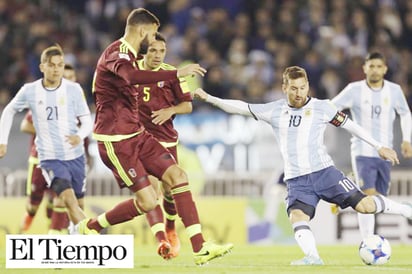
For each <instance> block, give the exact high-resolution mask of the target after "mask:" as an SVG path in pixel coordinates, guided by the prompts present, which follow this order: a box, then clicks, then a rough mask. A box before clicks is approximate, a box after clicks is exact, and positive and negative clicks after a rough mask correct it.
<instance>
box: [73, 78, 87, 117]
mask: <svg viewBox="0 0 412 274" xmlns="http://www.w3.org/2000/svg"><path fill="white" fill-rule="evenodd" d="M75 87H76V93H75V94H76V95H75V112H76V116H77V117H79V116H83V115H90V109H89V106H88V105H87V101H86V96H85V95H84V92H83V89H82V88H81V87H80V85H79V84H76V85H75Z"/></svg>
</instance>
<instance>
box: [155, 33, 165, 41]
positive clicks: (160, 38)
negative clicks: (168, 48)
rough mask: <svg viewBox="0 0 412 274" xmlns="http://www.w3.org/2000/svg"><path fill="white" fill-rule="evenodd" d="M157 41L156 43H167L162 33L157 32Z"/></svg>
mask: <svg viewBox="0 0 412 274" xmlns="http://www.w3.org/2000/svg"><path fill="white" fill-rule="evenodd" d="M155 40H156V41H162V42H165V43H166V38H165V37H164V36H163V34H161V33H160V32H156V36H155Z"/></svg>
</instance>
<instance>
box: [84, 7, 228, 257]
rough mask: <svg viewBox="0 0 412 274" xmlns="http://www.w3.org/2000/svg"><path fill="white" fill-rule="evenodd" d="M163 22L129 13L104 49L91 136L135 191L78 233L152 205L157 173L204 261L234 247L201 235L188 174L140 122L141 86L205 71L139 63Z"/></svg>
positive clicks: (164, 249)
mask: <svg viewBox="0 0 412 274" xmlns="http://www.w3.org/2000/svg"><path fill="white" fill-rule="evenodd" d="M159 25H160V23H159V20H158V19H157V17H156V16H154V15H153V14H152V13H151V12H149V11H148V10H146V9H143V8H138V9H135V10H133V11H131V13H130V14H129V15H128V17H127V22H126V28H125V34H124V36H123V37H122V38H121V39H119V40H117V41H115V42H113V43H112V44H111V45H109V46H108V47H107V48H106V49H105V50H104V52H103V53H102V55H101V57H100V59H99V61H98V63H97V67H96V72H95V76H94V86H93V95H94V98H95V102H96V119H95V125H94V132H93V136H94V138H95V139H96V140H97V141H98V149H99V154H100V157H101V159H102V161H103V163H104V164H105V165H106V166H107V167H108V168H110V169H111V170H112V172H113V174H114V176H115V178H116V179H117V182H118V184H119V186H120V187H128V188H129V189H130V190H131V191H132V192H133V193H134V194H135V197H134V199H129V200H126V201H124V202H121V203H119V204H117V205H116V206H115V207H114V208H113V209H111V210H109V211H107V212H105V213H103V214H101V215H99V216H98V217H97V218H93V219H90V220H88V221H82V222H81V223H80V224H79V225H78V231H79V233H83V234H89V233H97V232H99V231H100V230H101V229H103V228H105V227H108V226H111V225H115V224H119V223H122V222H126V221H128V220H131V219H133V218H134V217H136V216H139V215H143V214H144V213H146V212H148V211H150V210H152V209H154V208H155V207H156V205H157V195H156V193H155V191H154V188H153V187H152V186H151V184H150V181H149V179H148V174H151V175H154V176H156V177H157V178H158V179H161V181H162V182H163V183H164V184H167V185H168V187H169V188H170V192H171V194H172V197H173V200H174V201H175V206H176V209H177V213H178V215H179V217H180V218H181V219H182V222H183V224H184V226H185V227H186V231H187V233H188V235H189V237H190V241H191V244H192V250H193V255H194V261H195V263H196V264H198V265H201V264H204V263H207V262H208V261H210V260H212V259H214V258H216V257H219V256H222V255H224V254H226V253H228V252H229V251H230V250H231V249H232V247H233V245H232V244H225V245H217V244H213V243H211V242H206V241H205V240H204V238H203V234H202V230H201V226H200V221H199V216H198V212H197V208H196V205H195V203H194V201H193V198H192V194H191V192H190V188H189V184H188V180H187V176H186V173H185V172H184V171H183V170H182V169H181V168H179V167H178V165H177V164H176V161H175V159H174V158H173V156H172V154H170V152H169V151H168V150H167V149H166V148H164V147H163V146H162V145H161V144H160V143H159V142H158V141H157V139H156V138H154V137H153V135H151V134H150V133H148V132H147V131H146V130H145V129H144V127H143V125H142V122H141V121H140V115H139V107H140V105H139V102H138V96H139V90H138V88H139V85H146V84H151V83H157V84H158V85H160V84H161V83H162V82H163V81H164V82H166V81H177V80H178V79H179V78H180V77H183V76H186V75H193V74H200V75H202V76H203V75H204V73H205V72H206V71H205V69H203V68H202V67H200V66H199V65H198V64H189V65H187V66H185V67H183V68H181V69H179V70H165V71H163V70H162V71H147V70H141V69H139V67H138V65H137V64H138V61H139V60H140V59H141V56H140V55H139V54H138V53H139V52H140V51H141V50H142V48H144V47H147V46H148V45H150V44H151V43H152V42H154V41H155V35H156V32H157V29H158V27H159ZM169 252H170V244H169V243H168V242H167V241H162V242H161V244H160V245H159V247H158V253H159V255H161V256H162V257H163V258H165V259H168V258H170V256H169Z"/></svg>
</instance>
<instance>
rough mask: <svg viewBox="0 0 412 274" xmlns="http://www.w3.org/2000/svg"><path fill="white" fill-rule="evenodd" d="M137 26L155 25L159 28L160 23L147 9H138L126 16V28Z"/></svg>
mask: <svg viewBox="0 0 412 274" xmlns="http://www.w3.org/2000/svg"><path fill="white" fill-rule="evenodd" d="M139 24H156V25H157V26H160V21H159V19H158V18H157V17H156V16H155V15H154V14H153V13H151V12H150V11H148V10H147V9H144V8H138V9H134V10H132V11H131V12H130V13H129V15H128V16H127V21H126V26H135V25H139Z"/></svg>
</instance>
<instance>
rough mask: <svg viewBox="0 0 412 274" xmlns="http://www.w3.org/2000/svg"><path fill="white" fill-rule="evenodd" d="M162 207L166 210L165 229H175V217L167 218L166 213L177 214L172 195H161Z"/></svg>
mask: <svg viewBox="0 0 412 274" xmlns="http://www.w3.org/2000/svg"><path fill="white" fill-rule="evenodd" d="M163 208H164V210H165V212H166V229H170V230H173V229H175V217H173V218H167V215H170V216H176V215H177V211H176V207H175V203H174V201H173V197H169V196H166V195H165V196H164V197H163Z"/></svg>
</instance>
